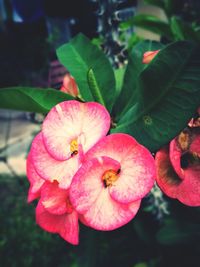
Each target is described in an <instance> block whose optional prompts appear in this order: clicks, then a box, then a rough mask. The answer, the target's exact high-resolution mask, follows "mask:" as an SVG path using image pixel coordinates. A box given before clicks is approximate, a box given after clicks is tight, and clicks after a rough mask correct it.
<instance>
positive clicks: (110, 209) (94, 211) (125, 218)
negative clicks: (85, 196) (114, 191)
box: [83, 189, 141, 231]
mask: <svg viewBox="0 0 200 267" xmlns="http://www.w3.org/2000/svg"><path fill="white" fill-rule="evenodd" d="M140 202H141V201H140V200H138V201H135V202H133V203H130V204H120V203H118V202H116V201H114V200H113V199H112V198H111V197H110V195H109V193H108V191H107V190H106V189H104V190H102V191H101V193H100V195H99V196H98V198H97V200H96V201H95V203H94V204H93V205H92V206H91V208H90V209H89V210H88V211H87V212H86V213H84V214H83V218H84V222H85V223H86V225H88V226H90V227H92V228H94V229H96V230H103V231H110V230H114V229H117V228H119V227H121V226H123V225H125V224H127V223H128V222H129V221H130V220H132V219H133V218H134V217H135V215H136V213H137V211H138V209H139V207H140Z"/></svg>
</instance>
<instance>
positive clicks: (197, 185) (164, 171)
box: [156, 129, 200, 206]
mask: <svg viewBox="0 0 200 267" xmlns="http://www.w3.org/2000/svg"><path fill="white" fill-rule="evenodd" d="M156 169H157V178H156V180H157V183H158V185H159V187H160V188H161V190H162V191H163V192H164V193H165V194H166V195H167V196H169V197H171V198H176V199H178V200H179V201H180V202H182V203H183V204H185V205H188V206H200V134H199V129H195V130H190V131H189V130H188V131H185V132H182V133H181V134H180V135H179V136H178V137H176V138H175V139H173V140H172V141H171V142H170V145H169V147H165V148H163V149H161V150H160V151H159V152H157V154H156Z"/></svg>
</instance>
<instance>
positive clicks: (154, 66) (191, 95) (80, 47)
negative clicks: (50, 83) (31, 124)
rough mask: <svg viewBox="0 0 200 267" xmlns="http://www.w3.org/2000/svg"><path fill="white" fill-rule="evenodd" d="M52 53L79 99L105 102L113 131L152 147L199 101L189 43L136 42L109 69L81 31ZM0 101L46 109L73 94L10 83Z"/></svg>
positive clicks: (198, 58) (197, 66)
mask: <svg viewBox="0 0 200 267" xmlns="http://www.w3.org/2000/svg"><path fill="white" fill-rule="evenodd" d="M160 48H161V51H160V53H158V55H157V56H156V57H155V59H154V60H153V61H152V62H151V63H150V64H148V65H144V64H142V57H143V53H144V52H145V51H147V50H156V49H160ZM57 54H58V58H59V60H60V61H61V63H63V64H64V65H65V67H66V68H67V69H69V71H70V72H71V74H72V75H73V76H74V78H75V80H76V81H77V83H78V86H79V91H80V94H81V101H97V102H100V103H101V104H103V105H105V106H106V108H107V109H108V110H109V111H110V112H111V115H112V119H113V126H114V127H115V128H113V129H112V132H124V133H128V134H131V135H132V136H134V137H135V138H136V139H137V140H138V141H139V142H140V143H141V144H143V145H145V146H146V147H148V148H149V149H150V150H151V151H156V150H157V149H159V148H160V147H161V146H162V145H164V144H166V143H168V142H169V141H170V140H171V139H172V138H173V137H174V136H175V135H176V134H177V133H178V132H180V131H181V130H182V129H183V128H184V127H185V126H186V124H187V122H188V120H189V119H190V118H191V117H192V116H193V114H194V113H195V110H196V109H197V107H198V105H199V99H200V78H199V77H200V75H199V74H200V53H199V51H198V47H197V46H196V45H195V44H194V43H191V42H188V41H178V42H174V43H171V44H169V45H167V46H166V47H163V45H161V44H160V43H156V42H150V41H144V42H140V43H139V44H138V45H136V46H135V47H134V48H133V49H132V51H131V53H130V56H129V62H128V65H127V67H126V70H125V69H123V70H122V71H119V70H115V71H114V70H113V69H112V67H111V65H110V63H109V61H108V59H107V58H106V56H105V55H104V54H103V52H102V51H101V50H100V49H99V48H98V47H96V46H95V45H93V44H92V43H91V42H90V40H89V39H87V38H86V37H85V36H83V35H82V34H79V35H78V36H76V37H75V38H73V39H72V40H71V41H70V42H69V43H68V44H66V45H63V46H62V47H60V48H59V49H58V51H57ZM114 72H115V75H114ZM116 73H118V74H117V75H116ZM119 74H120V75H119ZM123 74H124V77H123ZM115 80H116V81H115ZM116 84H117V88H116ZM120 87H121V88H120ZM0 99H1V100H0V107H1V108H10V109H21V110H27V111H34V112H41V113H46V112H48V111H49V110H50V109H51V107H52V106H54V105H55V104H57V103H58V102H60V101H64V100H69V99H73V98H72V97H71V96H69V95H67V94H64V93H61V92H58V91H56V90H53V89H45V90H42V89H37V88H30V87H29V88H28V87H15V88H4V89H1V90H0Z"/></svg>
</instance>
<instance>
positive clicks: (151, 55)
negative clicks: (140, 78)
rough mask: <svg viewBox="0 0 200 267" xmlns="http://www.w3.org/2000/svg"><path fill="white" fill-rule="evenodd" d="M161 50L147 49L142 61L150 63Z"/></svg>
mask: <svg viewBox="0 0 200 267" xmlns="http://www.w3.org/2000/svg"><path fill="white" fill-rule="evenodd" d="M159 51H160V50H155V51H147V52H145V53H144V55H143V59H142V63H143V64H149V63H150V62H151V61H152V59H153V58H154V57H155V56H156V55H157V54H158V52H159Z"/></svg>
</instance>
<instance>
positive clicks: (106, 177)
mask: <svg viewBox="0 0 200 267" xmlns="http://www.w3.org/2000/svg"><path fill="white" fill-rule="evenodd" d="M119 173H120V169H119V170H117V171H114V170H107V171H105V172H104V174H103V176H102V180H103V183H104V186H105V187H108V186H111V185H113V183H114V182H115V181H116V180H117V179H118V178H119Z"/></svg>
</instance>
